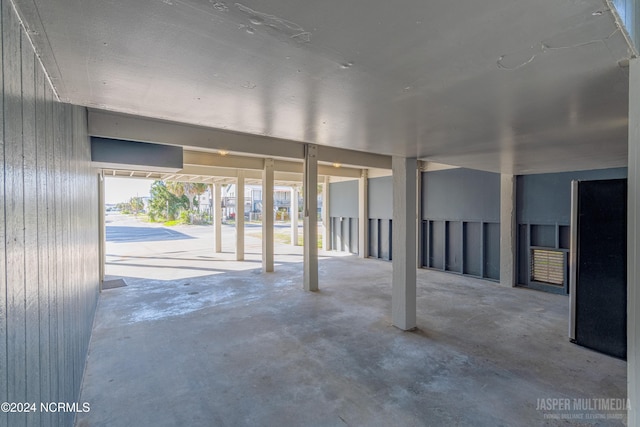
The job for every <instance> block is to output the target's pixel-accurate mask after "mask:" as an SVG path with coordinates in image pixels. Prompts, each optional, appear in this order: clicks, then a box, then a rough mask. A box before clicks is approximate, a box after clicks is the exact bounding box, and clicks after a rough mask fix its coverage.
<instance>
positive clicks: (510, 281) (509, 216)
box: [500, 174, 516, 287]
mask: <svg viewBox="0 0 640 427" xmlns="http://www.w3.org/2000/svg"><path fill="white" fill-rule="evenodd" d="M500 283H501V284H502V285H505V286H509V287H513V286H515V285H516V178H515V176H513V175H506V174H503V175H501V176H500Z"/></svg>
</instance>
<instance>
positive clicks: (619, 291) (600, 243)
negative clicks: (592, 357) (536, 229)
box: [575, 179, 627, 359]
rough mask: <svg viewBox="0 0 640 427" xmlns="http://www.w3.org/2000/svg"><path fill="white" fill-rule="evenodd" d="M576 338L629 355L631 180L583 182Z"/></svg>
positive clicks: (580, 190)
mask: <svg viewBox="0 0 640 427" xmlns="http://www.w3.org/2000/svg"><path fill="white" fill-rule="evenodd" d="M577 212H578V218H577V228H578V230H577V233H578V235H577V254H576V256H577V259H576V295H575V342H576V343H577V344H579V345H582V346H584V347H588V348H591V349H593V350H597V351H599V352H602V353H605V354H609V355H611V356H615V357H619V358H623V359H626V357H627V180H626V179H615V180H606V181H582V182H579V183H578V200H577Z"/></svg>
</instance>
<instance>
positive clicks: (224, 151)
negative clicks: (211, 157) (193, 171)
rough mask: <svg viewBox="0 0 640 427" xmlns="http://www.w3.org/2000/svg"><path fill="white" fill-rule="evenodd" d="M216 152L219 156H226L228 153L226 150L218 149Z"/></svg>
mask: <svg viewBox="0 0 640 427" xmlns="http://www.w3.org/2000/svg"><path fill="white" fill-rule="evenodd" d="M218 154H220V155H221V156H226V155H227V154H229V152H228V151H227V150H219V151H218Z"/></svg>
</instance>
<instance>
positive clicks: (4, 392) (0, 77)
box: [0, 7, 8, 426]
mask: <svg viewBox="0 0 640 427" xmlns="http://www.w3.org/2000/svg"><path fill="white" fill-rule="evenodd" d="M4 9H5V8H4V7H0V35H1V34H4V31H2V30H3V29H4V19H3V18H2V17H3V15H4V12H5V10H4ZM2 39H3V37H1V36H0V41H2ZM3 44H4V42H2V43H0V88H2V90H3V92H4V54H3V51H4V50H3ZM4 147H5V142H4V96H3V97H2V98H0V166H2V171H0V400H2V401H6V400H8V389H7V387H8V378H7V280H6V279H7V277H6V259H7V257H6V252H5V242H6V233H5V208H4V206H5V188H4V185H5V166H4ZM7 419H8V415H7V414H6V413H2V412H0V425H5V426H6V425H7V424H8V421H7Z"/></svg>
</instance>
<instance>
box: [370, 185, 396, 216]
mask: <svg viewBox="0 0 640 427" xmlns="http://www.w3.org/2000/svg"><path fill="white" fill-rule="evenodd" d="M368 187H369V197H368V199H369V218H378V219H392V218H393V177H391V176H383V177H380V178H370V179H369V186H368Z"/></svg>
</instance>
